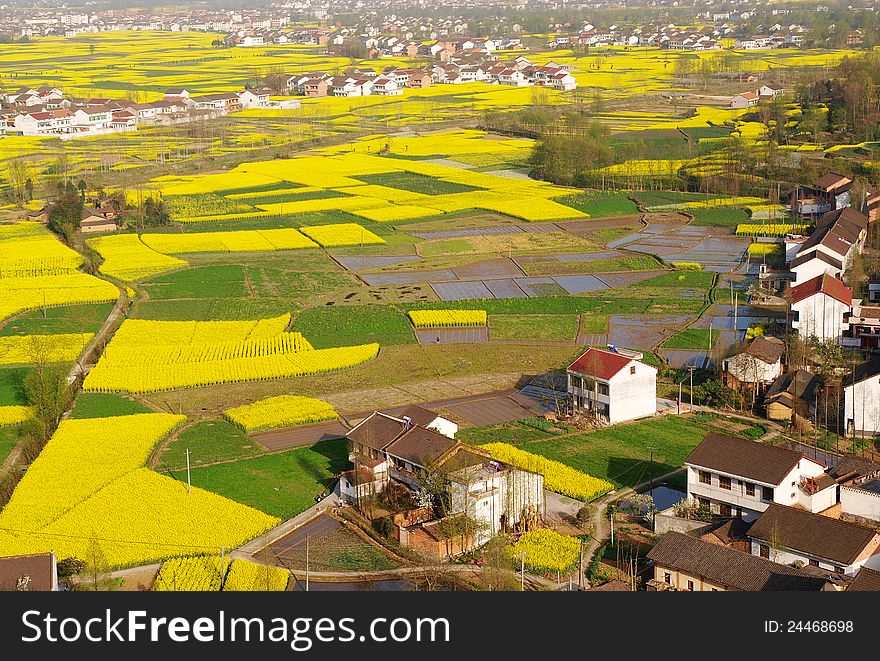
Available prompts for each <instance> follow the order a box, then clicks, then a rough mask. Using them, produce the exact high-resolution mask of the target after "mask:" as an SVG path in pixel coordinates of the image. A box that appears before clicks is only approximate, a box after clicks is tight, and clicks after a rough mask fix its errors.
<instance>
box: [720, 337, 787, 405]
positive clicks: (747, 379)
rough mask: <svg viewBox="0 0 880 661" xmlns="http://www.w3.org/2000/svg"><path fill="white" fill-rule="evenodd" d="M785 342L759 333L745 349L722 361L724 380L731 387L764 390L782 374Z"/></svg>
mask: <svg viewBox="0 0 880 661" xmlns="http://www.w3.org/2000/svg"><path fill="white" fill-rule="evenodd" d="M784 353H785V343H784V342H783V341H782V340H780V339H779V338H776V337H769V336H768V337H765V336H763V335H759V336H758V337H755V338H753V339H752V340H750V341H749V342H748V344H747V345H746V347H745V349H743V350H742V351H740V352H739V353H736V354H734V355H733V356H731V357H730V358H726V359H725V360H724V362H723V363H722V382H723V383H724V385H726V386H728V387H729V388H736V389H741V388H742V387H744V386H745V387H753V388H754V389H755V392H757V391H759V390H763V387H764V386H765V385H766V384H769V383H771V382H772V381H773V380H775V379H776V378H777V377H778V376H779V375H780V374H782V356H783V354H784Z"/></svg>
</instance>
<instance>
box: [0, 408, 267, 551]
mask: <svg viewBox="0 0 880 661" xmlns="http://www.w3.org/2000/svg"><path fill="white" fill-rule="evenodd" d="M182 420H183V417H182V416H174V415H169V414H165V413H149V414H141V415H129V416H118V417H113V418H98V419H86V420H67V421H63V422H62V423H61V425H60V426H59V427H58V430H57V431H56V433H55V435H54V436H53V437H52V439H51V440H50V441H49V443H48V444H47V445H46V447H45V448H44V449H43V451H42V452H41V453H40V455H39V457H38V458H37V459H36V461H34V462H33V463H32V464H31V466H30V468H29V469H28V471H27V473H26V474H25V476H24V477H23V478H22V480H21V482H20V483H19V484H18V486H17V487H16V489H15V492H14V493H13V495H12V498H11V500H10V501H9V503H8V504H7V506H6V507H5V509H4V510H3V512H2V514H0V526H2V528H3V529H4V532H3V533H0V552H2V553H3V554H4V555H16V554H25V553H38V552H46V551H49V550H54V551H55V552H56V554H57V555H58V557H59V558H60V559H64V558H69V557H79V558H83V557H87V550H88V548H89V545H90V544H95V543H96V544H98V545H99V546H100V549H101V552H102V553H103V554H104V556H105V557H106V558H107V561H108V563H109V564H110V565H111V566H114V567H119V566H126V565H131V564H143V563H147V562H152V561H155V560H159V559H162V558H166V557H169V556H172V555H179V554H180V553H188V554H193V553H203V552H204V550H205V549H206V548H211V549H219V548H220V547H226V548H232V547H234V546H237V545H239V544H241V543H243V542H245V541H247V540H248V539H250V538H252V537H255V536H257V535H259V534H261V533H262V532H264V531H265V530H267V529H268V528H270V527H272V526H274V525H275V523H276V522H277V519H274V518H272V517H270V516H268V515H266V514H263V513H261V512H257V511H256V510H252V509H250V508H247V507H244V506H242V505H238V504H236V503H233V502H232V501H229V500H226V499H224V498H221V497H219V496H216V495H214V494H211V493H208V492H205V491H202V490H201V489H193V490H192V493H187V489H186V486H185V485H183V484H181V483H179V482H176V481H174V480H172V479H170V478H167V477H163V476H161V475H158V474H156V473H153V472H152V471H149V470H147V469H145V468H141V466H142V465H143V463H144V462H145V461H146V459H147V456H148V455H149V453H150V452H151V451H152V448H153V446H154V445H155V443H156V442H157V441H158V440H159V439H160V438H161V437H162V436H164V435H165V434H167V433H168V432H169V431H170V430H171V429H173V428H174V427H175V426H176V425H178V424H179V423H180V422H181V421H182ZM205 517H210V518H211V520H212V522H213V524H212V525H211V526H210V527H206V526H204V525H202V522H203V521H204V520H205ZM94 540H97V541H94Z"/></svg>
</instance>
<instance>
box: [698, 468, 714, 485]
mask: <svg viewBox="0 0 880 661" xmlns="http://www.w3.org/2000/svg"><path fill="white" fill-rule="evenodd" d="M700 484H712V473H710V472H709V471H700Z"/></svg>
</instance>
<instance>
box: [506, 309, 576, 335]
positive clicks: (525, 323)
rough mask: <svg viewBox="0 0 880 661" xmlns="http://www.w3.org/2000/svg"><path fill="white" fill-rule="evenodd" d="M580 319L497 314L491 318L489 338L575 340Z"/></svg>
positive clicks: (546, 315)
mask: <svg viewBox="0 0 880 661" xmlns="http://www.w3.org/2000/svg"><path fill="white" fill-rule="evenodd" d="M577 331H578V317H577V316H574V315H550V314H542V315H515V314H496V315H492V316H491V317H489V337H491V338H492V339H494V340H574V339H575V337H576V336H577Z"/></svg>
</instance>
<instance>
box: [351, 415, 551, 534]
mask: <svg viewBox="0 0 880 661" xmlns="http://www.w3.org/2000/svg"><path fill="white" fill-rule="evenodd" d="M415 409H418V411H416V410H415ZM419 412H421V413H419ZM407 414H409V415H407ZM413 414H415V416H417V417H419V418H420V420H421V422H422V423H425V424H430V425H431V428H428V427H423V426H421V425H420V424H418V423H417V422H416V421H415V420H414V419H413V417H414V416H413ZM398 415H399V416H400V417H397V416H398ZM454 429H455V426H454V423H452V422H451V421H449V420H446V419H445V418H442V417H440V416H437V415H436V414H434V413H432V412H430V411H426V410H425V409H420V407H408V408H407V409H406V410H405V413H404V414H395V415H391V414H387V413H382V412H378V411H377V412H375V413H373V414H371V415H370V416H369V417H367V418H366V419H365V420H363V421H362V422H361V423H359V424H358V425H356V426H355V427H353V428H352V429H351V431H349V433H348V434H347V437H348V439H349V443H350V453H349V459H350V460H351V461H352V463H353V464H354V469H353V470H351V471H347V472H346V473H344V474H343V475H342V476H341V477H340V492H341V495H342V497H343V499H344V500H347V501H349V502H358V501H359V499H363V498H369V497H372V496H374V495H378V494H381V493H382V492H383V491H384V490H385V489H386V488H388V486H389V484H391V483H393V482H394V483H398V484H402V485H405V486H406V487H408V488H409V489H410V490H411V491H412V492H413V493H414V495H415V496H416V497H417V498H418V499H419V500H423V498H421V496H422V495H424V494H427V490H426V488H425V480H426V478H427V476H429V475H431V474H432V473H435V472H439V473H441V474H442V475H443V479H444V482H445V484H446V485H447V490H448V493H447V501H448V507H447V512H446V513H445V516H446V517H449V516H461V515H467V517H469V518H470V519H471V520H473V521H475V522H476V523H477V524H478V528H477V530H476V531H475V532H474V534H473V536H472V539H470V540H469V541H468V542H467V543H464V544H462V543H460V542H459V543H456V544H455V545H454V548H455V549H457V552H461V551H465V550H468V549H469V548H473V547H474V545H476V546H479V545H481V544H483V543H485V542H486V541H487V540H488V539H489V538H491V537H492V536H494V535H495V534H497V533H499V532H502V531H510V530H517V529H527V528H529V527H531V526H533V525H534V524H535V523H536V522H538V521H540V519H541V518H542V517H543V515H544V478H543V476H542V475H540V474H538V473H533V472H531V471H525V470H521V469H519V468H516V467H514V466H511V465H509V464H505V463H503V462H499V461H495V460H493V459H492V458H491V457H490V456H489V454H488V453H487V452H485V451H484V450H481V449H480V448H477V447H472V446H469V445H466V444H464V443H462V442H461V441H457V440H455V438H453V435H454ZM440 430H442V431H440ZM444 431H445V432H447V433H449V432H452V434H450V435H447V433H443V432H444ZM433 518H434V517H427V518H425V517H423V516H420V517H419V520H418V522H416V523H414V524H413V525H403V526H402V527H401V529H400V530H399V531H398V535H399V541H400V542H401V544H404V545H409V542H412V544H413V545H415V544H417V541H416V540H421V542H426V539H427V538H426V537H425V535H427V536H428V537H432V536H435V535H436V530H435V529H434V528H432V527H431V526H428V528H427V529H426V530H425V529H424V527H425V524H426V523H428V522H429V521H430V520H432V519H433ZM421 542H418V543H419V544H421ZM450 548H452V547H450Z"/></svg>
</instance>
